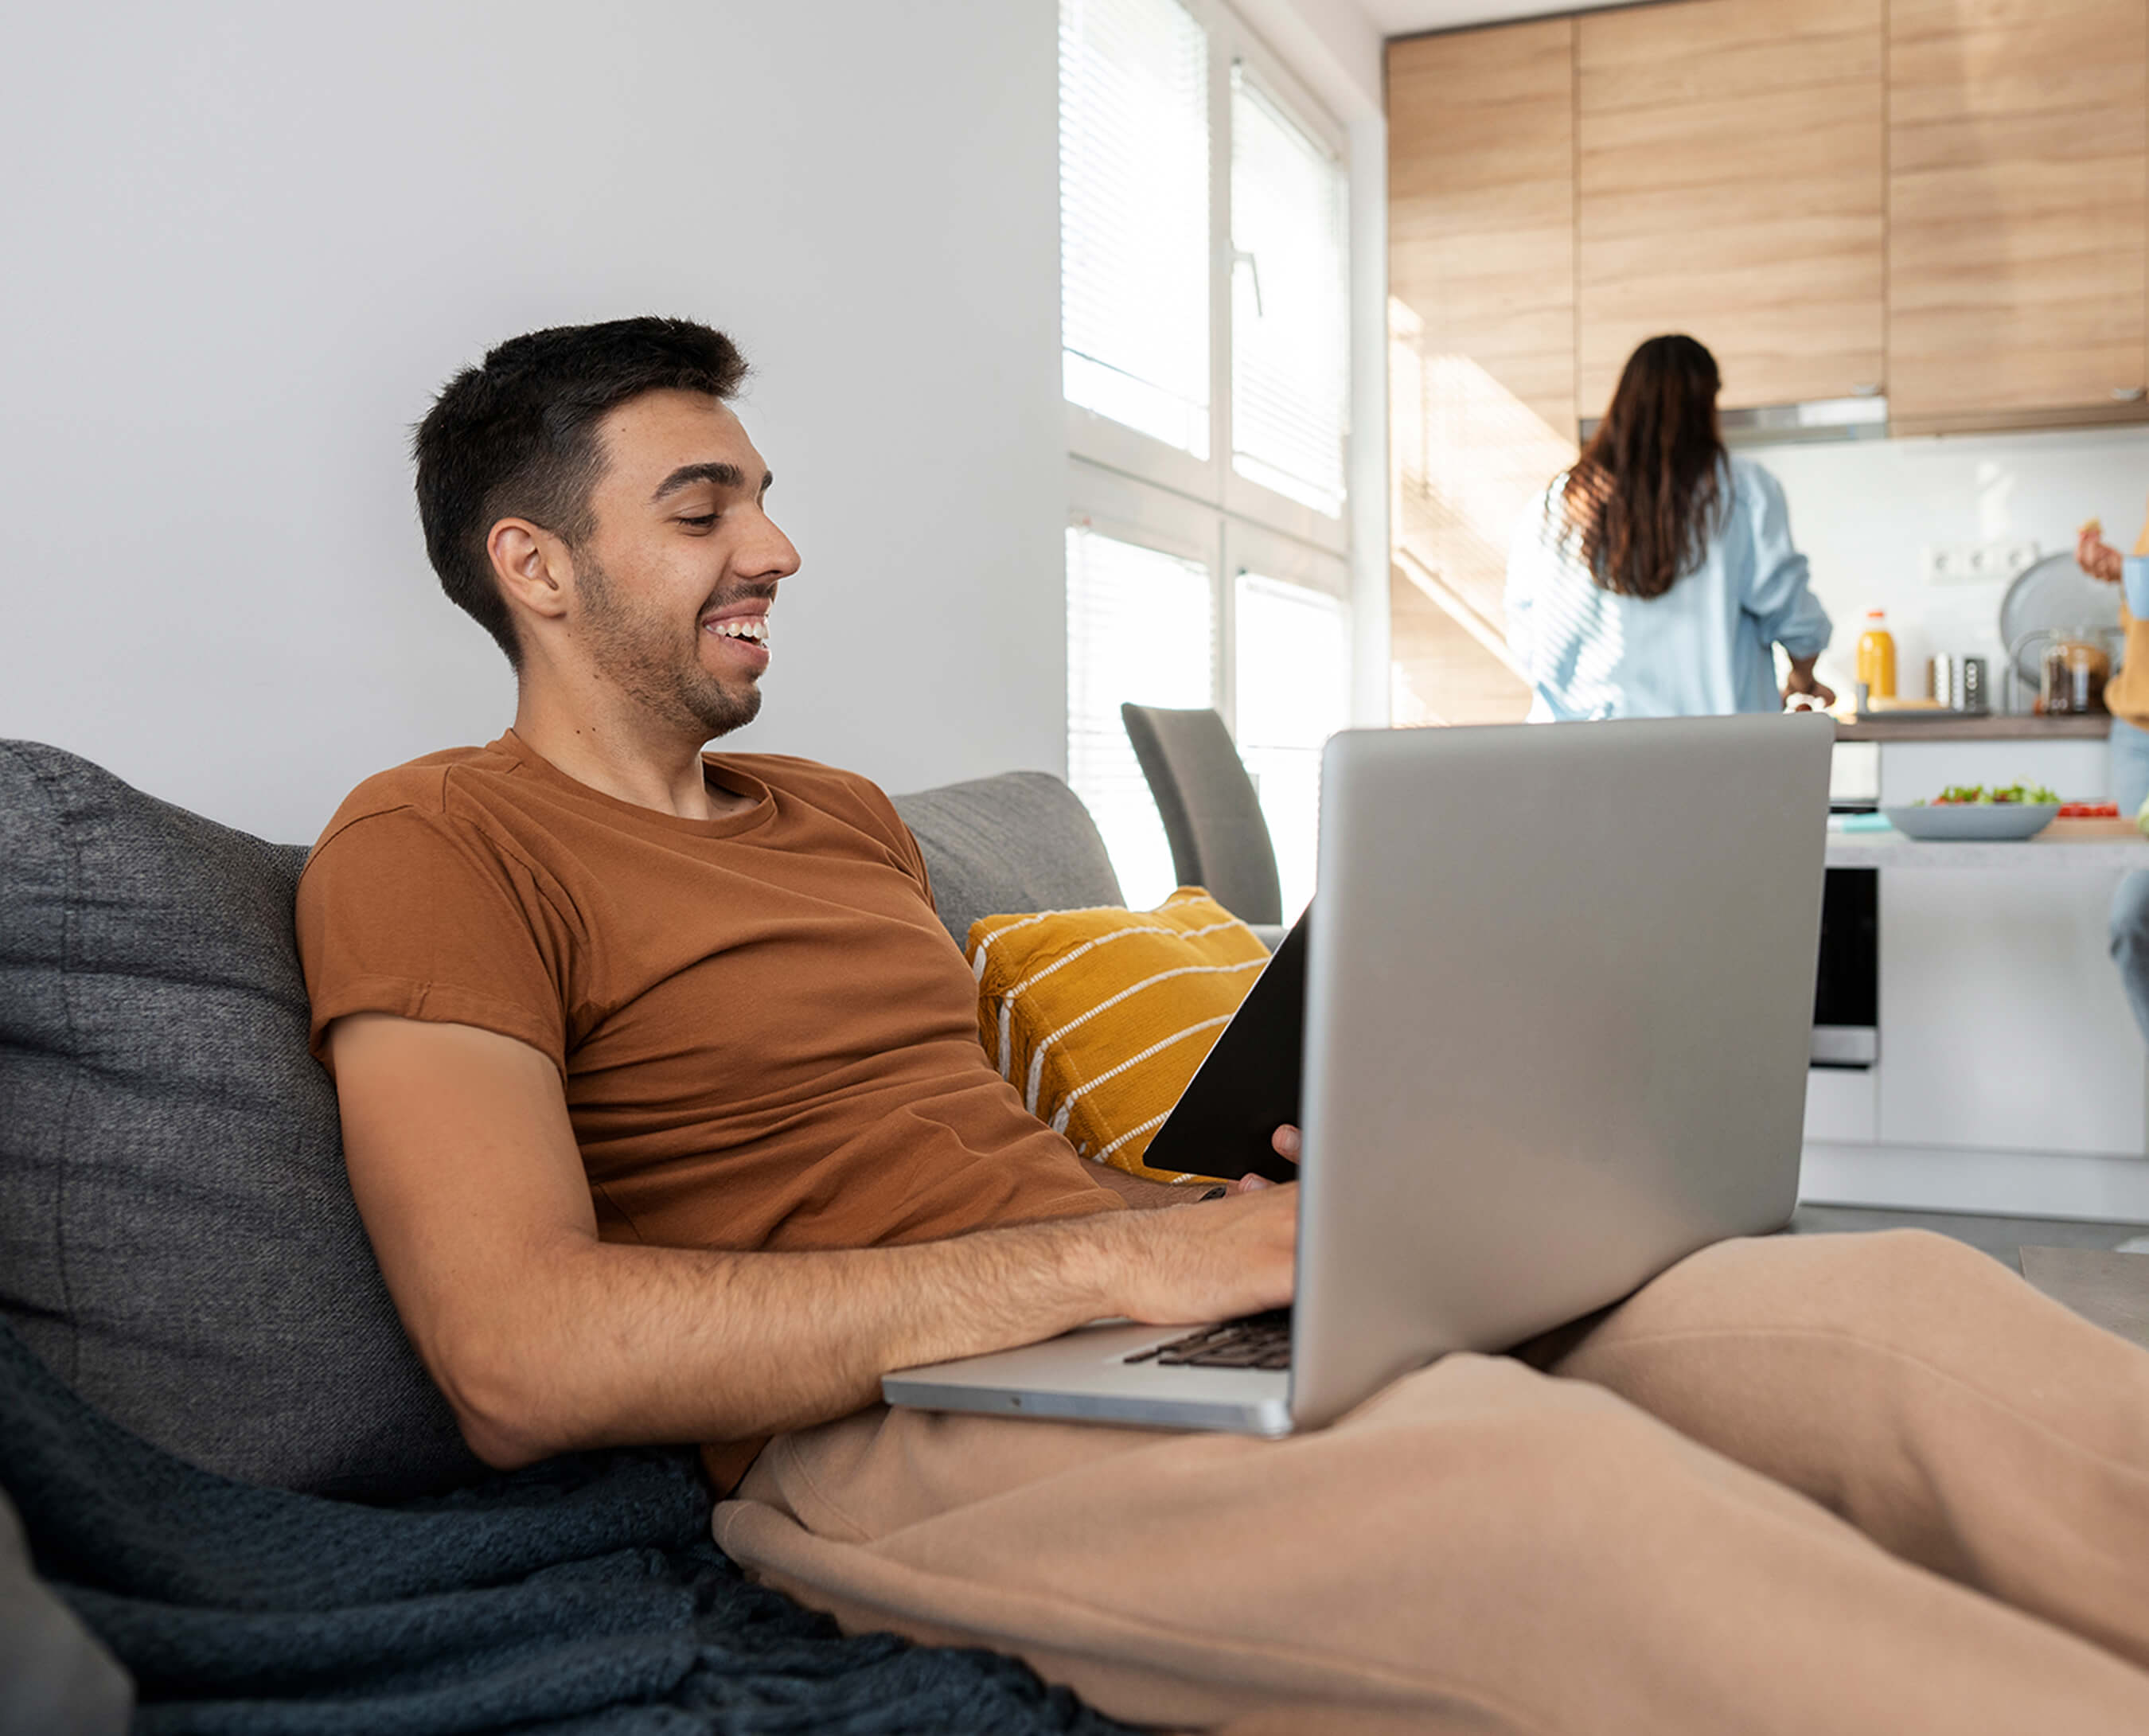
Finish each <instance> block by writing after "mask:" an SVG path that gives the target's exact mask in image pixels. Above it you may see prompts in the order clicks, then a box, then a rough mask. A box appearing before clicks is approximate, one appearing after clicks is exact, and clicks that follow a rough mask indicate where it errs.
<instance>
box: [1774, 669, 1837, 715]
mask: <svg viewBox="0 0 2149 1736" xmlns="http://www.w3.org/2000/svg"><path fill="white" fill-rule="evenodd" d="M1819 661H1820V659H1819V657H1793V658H1792V659H1791V672H1790V673H1789V675H1787V676H1786V677H1784V708H1785V709H1786V710H1789V711H1800V712H1809V711H1822V712H1824V711H1826V710H1827V709H1828V708H1829V707H1830V706H1832V705H1834V703H1835V689H1834V688H1833V687H1828V686H1826V685H1825V684H1824V683H1823V682H1821V680H1820V678H1819V677H1817V676H1816V675H1814V664H1815V663H1817V662H1819ZM1794 698H1802V699H1811V700H1812V701H1813V702H1814V703H1813V704H1811V705H1800V706H1794V705H1792V703H1791V701H1792V700H1793V699H1794Z"/></svg>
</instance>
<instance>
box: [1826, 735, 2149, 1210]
mask: <svg viewBox="0 0 2149 1736" xmlns="http://www.w3.org/2000/svg"><path fill="white" fill-rule="evenodd" d="M2108 727H2109V720H2108V719H2106V718H2104V717H2088V718H2082V717H2068V718H2051V719H2046V718H2038V717H2006V718H2000V717H1990V718H1969V717H1962V718H1955V717H1950V718H1945V719H1930V720H1926V719H1920V720H1919V721H1916V722H1905V723H1900V724H1898V723H1895V722H1875V723H1864V724H1857V725H1850V726H1844V727H1839V733H1838V738H1837V740H1838V745H1837V748H1836V756H1837V767H1836V778H1835V783H1836V793H1837V795H1838V797H1839V798H1844V799H1859V798H1863V799H1865V800H1867V801H1876V800H1877V802H1878V803H1880V805H1881V806H1884V807H1895V806H1899V805H1902V806H1907V805H1909V804H1910V803H1914V802H1916V801H1918V800H1920V799H1923V800H1928V801H1929V800H1930V799H1931V798H1933V797H1935V796H1936V795H1938V794H1939V793H1940V791H1941V790H1942V789H1943V788H1945V787H1946V786H1948V785H1950V784H1965V783H1983V784H1986V785H1993V784H2005V783H2013V782H2037V783H2042V784H2046V785H2047V786H2049V787H2051V788H2053V789H2055V790H2056V791H2057V792H2058V793H2060V794H2061V796H2062V797H2063V798H2066V799H2068V800H2071V801H2076V800H2078V801H2102V800H2106V799H2109V795H2110V787H2109V780H2108V769H2107V765H2106V757H2107V751H2106V747H2105V742H2104V734H2105V732H2106V729H2107V728H2108ZM1842 824H1843V822H1842V818H1841V817H1839V818H1837V819H1836V820H1835V821H1834V823H1832V824H1831V828H1830V831H1829V841H1828V855H1827V860H1828V863H1829V868H1831V869H1854V870H1855V869H1867V870H1873V871H1875V872H1877V874H1878V898H1877V923H1876V938H1875V948H1874V950H1875V954H1877V958H1876V959H1875V968H1876V969H1877V976H1878V984H1877V987H1878V1005H1879V1011H1878V1017H1877V1024H1876V1028H1875V1043H1874V1055H1875V1058H1874V1060H1873V1062H1872V1064H1870V1065H1869V1066H1864V1067H1815V1068H1814V1069H1813V1070H1812V1072H1811V1073H1810V1074H1809V1075H1808V1089H1807V1098H1806V1105H1807V1106H1806V1145H1805V1164H1804V1177H1803V1184H1802V1189H1801V1192H1802V1196H1803V1197H1804V1198H1806V1199H1808V1200H1814V1201H1819V1202H1829V1203H1834V1204H1843V1205H1892V1206H1898V1207H1908V1208H1912V1209H1920V1208H1922V1209H1927V1210H1957V1211H1985V1212H1999V1213H2017V1212H2020V1213H2031V1214H2035V1215H2051V1216H2061V1217H2083V1218H2115V1219H2138V1218H2141V1217H2143V1216H2145V1215H2149V1048H2145V1045H2144V1043H2143V1040H2142V1038H2141V1034H2140V1032H2139V1031H2138V1030H2137V1029H2136V1026H2135V1023H2134V1019H2133V1017H2132V1014H2131V1010H2130V1009H2129V1007H2128V1005H2127V1002H2126V994H2125V991H2124V990H2123V989H2122V988H2121V984H2120V982H2119V975H2118V972H2117V970H2116V969H2115V967H2114V966H2113V964H2112V963H2111V958H2110V955H2109V950H2108V923H2109V911H2110V908H2111V897H2112V893H2113V892H2114V891H2115V890H2116V888H2117V887H2118V884H2119V883H2120V881H2121V879H2123V878H2125V877H2126V874H2127V873H2130V872H2132V871H2135V870H2137V869H2149V840H2144V839H2141V838H2139V837H2137V836H2131V835H2129V833H2127V831H2126V828H2124V827H2123V826H2116V825H2114V824H2112V823H2110V822H2094V821H2091V822H2056V823H2054V825H2053V826H2052V827H2051V828H2047V829H2046V833H2042V834H2041V835H2040V836H2039V837H2037V838H2031V839H2027V840H2024V841H2022V842H2019V843H1933V842H1923V841H1920V840H1917V839H1913V838H1905V837H1903V836H1901V835H1900V834H1898V833H1892V832H1887V831H1882V832H1859V831H1850V832H1846V831H1845V830H1843V829H1842Z"/></svg>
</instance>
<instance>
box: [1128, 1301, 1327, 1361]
mask: <svg viewBox="0 0 2149 1736" xmlns="http://www.w3.org/2000/svg"><path fill="white" fill-rule="evenodd" d="M1122 1360H1123V1361H1128V1362H1149V1361H1154V1362H1155V1364H1156V1366H1158V1367H1159V1368H1288V1367H1290V1366H1291V1310H1290V1309H1288V1308H1272V1309H1271V1310H1270V1311H1268V1312H1267V1313H1266V1314H1250V1315H1248V1316H1246V1318H1245V1319H1244V1320H1227V1321H1225V1322H1224V1323H1223V1324H1222V1325H1221V1326H1205V1327H1204V1328H1203V1329H1202V1330H1201V1331H1199V1332H1189V1333H1188V1334H1187V1335H1186V1336H1185V1337H1184V1338H1175V1339H1173V1340H1172V1341H1171V1342H1170V1343H1169V1344H1156V1345H1151V1346H1150V1347H1149V1349H1147V1350H1145V1351H1135V1353H1134V1354H1133V1355H1132V1356H1127V1357H1125V1358H1123V1359H1122Z"/></svg>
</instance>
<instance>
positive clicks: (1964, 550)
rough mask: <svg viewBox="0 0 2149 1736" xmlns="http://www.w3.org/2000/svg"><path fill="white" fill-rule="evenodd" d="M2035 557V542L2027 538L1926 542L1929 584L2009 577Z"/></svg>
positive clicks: (1926, 578)
mask: <svg viewBox="0 0 2149 1736" xmlns="http://www.w3.org/2000/svg"><path fill="white" fill-rule="evenodd" d="M2036 560H2037V545H2036V543H2034V542H2031V541H2027V540H2026V539H2021V538H2016V539H2012V540H2008V539H2003V540H2001V541H1994V542H1929V543H1927V544H1926V545H1925V582H1926V583H1927V584H1928V585H1981V584H1986V583H1989V582H1990V581H1993V580H1995V579H2011V578H2013V577H2014V576H2015V575H2016V573H2018V572H2020V571H2022V570H2023V568H2025V567H2026V566H2035V565H2036Z"/></svg>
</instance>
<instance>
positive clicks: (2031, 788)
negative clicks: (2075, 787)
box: [1881, 783, 2060, 843]
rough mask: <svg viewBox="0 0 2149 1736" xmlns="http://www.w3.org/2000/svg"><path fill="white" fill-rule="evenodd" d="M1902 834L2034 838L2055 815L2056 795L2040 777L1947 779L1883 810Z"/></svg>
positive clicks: (1958, 839)
mask: <svg viewBox="0 0 2149 1736" xmlns="http://www.w3.org/2000/svg"><path fill="white" fill-rule="evenodd" d="M1881 812H1883V813H1885V814H1886V815H1887V816H1888V823H1889V824H1890V825H1891V826H1893V827H1894V828H1895V829H1896V830H1897V831H1898V832H1900V833H1902V834H1903V835H1904V836H1905V837H1906V838H1929V839H1931V840H1934V841H1935V842H1948V843H1965V842H1972V841H1974V842H1975V843H2006V842H2009V841H2012V840H2020V839H2022V838H2035V837H2036V835H2037V834H2038V833H2040V832H2042V831H2043V830H2044V829H2045V828H2046V827H2047V826H2049V825H2051V823H2052V822H2053V821H2054V820H2055V819H2056V818H2058V817H2059V812H2060V798H2058V797H2057V796H2056V795H2055V794H2053V793H2052V792H2051V791H2050V790H2048V789H2046V787H2045V786H2044V785H2042V784H2041V783H2008V784H1997V785H1995V786H1993V787H1991V788H1990V789H1988V788H1987V787H1985V785H1983V784H1981V783H1951V784H1950V785H1949V786H1948V787H1946V788H1945V789H1944V790H1942V791H1941V792H1940V794H1939V795H1937V796H1935V797H1934V798H1933V799H1932V800H1931V801H1930V802H1917V803H1912V804H1911V805H1910V807H1908V808H1884V809H1882V810H1881Z"/></svg>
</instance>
